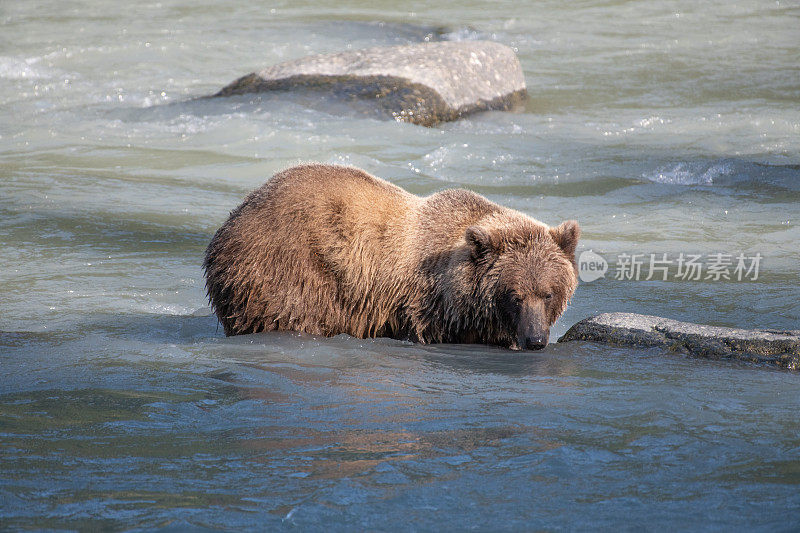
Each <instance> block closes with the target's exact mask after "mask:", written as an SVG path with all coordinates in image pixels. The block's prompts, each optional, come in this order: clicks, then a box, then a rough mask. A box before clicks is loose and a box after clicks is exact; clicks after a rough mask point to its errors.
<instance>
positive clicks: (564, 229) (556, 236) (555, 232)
mask: <svg viewBox="0 0 800 533" xmlns="http://www.w3.org/2000/svg"><path fill="white" fill-rule="evenodd" d="M550 236H551V237H553V240H554V241H556V244H557V245H558V247H559V248H561V249H562V250H564V253H565V254H567V257H569V258H570V259H572V260H573V261H574V260H575V248H577V247H578V238H579V237H580V236H581V228H580V226H578V222H577V221H575V220H567V221H565V222H562V223H561V224H559V225H558V226H556V227H555V228H550Z"/></svg>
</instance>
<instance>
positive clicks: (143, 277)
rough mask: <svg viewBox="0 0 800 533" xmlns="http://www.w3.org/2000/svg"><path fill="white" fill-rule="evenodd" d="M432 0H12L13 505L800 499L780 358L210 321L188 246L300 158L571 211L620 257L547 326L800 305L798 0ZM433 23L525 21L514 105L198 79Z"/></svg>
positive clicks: (424, 31) (746, 513) (790, 377)
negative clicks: (371, 108)
mask: <svg viewBox="0 0 800 533" xmlns="http://www.w3.org/2000/svg"><path fill="white" fill-rule="evenodd" d="M430 4H432V5H428V3H422V2H411V3H402V4H396V3H385V5H381V4H380V3H376V2H364V3H355V2H345V3H342V2H324V3H316V4H313V3H308V4H304V3H298V2H291V3H289V2H286V3H279V4H273V5H271V6H267V7H264V6H259V5H255V4H252V5H251V4H250V3H246V2H245V3H241V2H240V3H229V2H219V1H214V0H206V1H203V2H183V3H180V2H177V1H170V0H166V1H162V2H158V3H137V2H128V3H126V4H120V3H118V2H103V1H97V2H92V3H91V4H90V5H86V4H85V3H68V2H51V3H47V2H6V3H4V4H3V5H2V7H0V21H1V24H2V25H1V26H0V28H1V29H2V33H1V36H0V180H1V181H0V250H2V254H0V295H2V296H0V302H2V313H1V314H0V331H2V333H0V371H2V374H3V376H2V378H0V449H1V450H2V453H0V527H2V528H10V529H28V528H52V529H92V528H106V529H114V530H119V529H136V528H145V529H153V528H164V529H173V530H183V529H190V528H198V529H201V528H209V529H227V530H242V529H264V528H270V529H272V528H284V529H291V528H294V527H299V528H300V529H303V530H314V529H334V530H336V529H341V530H362V529H367V530H393V529H406V530H408V529H410V530H463V529H470V528H477V529H479V530H532V529H588V528H608V529H619V528H623V529H625V528H630V529H664V528H665V527H667V526H668V525H669V526H670V527H677V528H679V529H730V528H742V529H748V530H752V529H763V530H791V529H796V528H797V527H800V519H798V516H800V514H799V512H800V416H798V413H800V392H799V391H800V376H798V374H796V373H789V372H778V371H774V370H769V369H765V368H758V367H752V366H743V365H741V364H734V363H730V362H726V361H705V360H693V359H689V358H687V357H685V356H683V355H680V354H671V353H664V352H663V351H660V350H636V349H618V348H609V347H607V346H601V345H593V344H588V343H569V344H563V345H559V344H551V345H550V346H548V347H547V349H545V350H544V351H543V352H537V353H533V352H528V353H521V354H520V353H511V352H507V351H504V350H500V349H494V348H488V347H482V346H419V345H413V344H410V343H404V342H400V341H390V340H386V339H378V340H370V341H363V340H356V339H352V338H348V337H343V336H342V337H336V338H332V339H323V338H314V337H309V336H302V335H294V334H272V335H256V336H246V337H240V338H232V339H226V338H225V337H224V336H223V335H222V331H221V328H220V327H218V325H217V322H216V320H215V319H214V317H213V316H212V315H211V312H210V310H209V308H208V306H207V301H206V298H205V294H204V289H203V278H202V271H201V268H200V267H201V263H202V256H203V251H204V248H205V245H206V244H207V242H208V241H209V239H210V238H211V235H212V234H213V232H214V231H215V229H216V228H217V227H218V226H219V225H220V224H221V223H222V222H223V221H224V219H225V218H226V216H227V214H228V212H229V211H230V210H231V209H232V208H234V207H235V206H236V205H237V204H238V203H239V202H240V201H241V199H242V198H243V197H244V195H245V194H247V192H248V191H250V190H251V189H253V188H255V187H256V186H258V185H260V184H261V183H263V181H264V180H265V179H266V178H267V177H269V176H270V175H272V174H273V173H274V172H276V171H277V170H280V169H282V168H285V167H287V166H289V165H291V164H294V163H298V162H301V161H312V160H313V161H322V162H330V163H345V164H352V165H356V166H359V167H361V168H364V169H365V170H367V171H369V172H371V173H373V174H376V175H378V176H381V177H383V178H386V179H389V180H390V181H392V182H393V183H396V184H398V185H400V186H402V187H404V188H406V189H408V190H410V191H412V192H414V193H416V194H423V195H424V194H429V193H432V192H435V191H437V190H441V189H444V188H448V187H466V188H469V189H472V190H474V191H477V192H479V193H481V194H484V195H486V196H487V197H489V198H490V199H492V200H494V201H497V202H499V203H502V204H503V205H507V206H509V207H512V208H515V209H519V210H521V211H523V212H525V213H528V214H530V215H531V216H534V217H536V218H538V219H540V220H542V221H544V222H547V223H550V224H556V223H558V222H560V221H561V220H564V219H567V218H575V219H577V220H578V221H579V222H580V223H581V226H582V228H583V237H582V241H581V245H580V247H579V250H578V253H579V254H581V253H582V252H586V253H587V254H588V252H589V251H591V252H592V254H589V255H587V256H585V257H591V258H596V257H597V256H600V258H601V259H602V261H603V262H606V263H607V271H606V273H605V276H604V277H601V278H600V279H597V280H594V281H591V282H585V283H583V284H582V285H581V286H580V287H579V289H578V291H577V292H576V294H575V297H574V299H573V303H572V306H571V307H570V308H569V310H568V311H567V313H566V314H565V315H564V316H563V317H562V319H561V320H560V321H559V323H557V325H556V326H555V327H554V329H553V338H555V337H556V336H558V335H560V334H561V333H563V332H564V331H565V330H566V329H567V328H568V326H569V325H571V324H572V323H574V322H575V321H577V320H579V319H581V318H584V317H586V316H588V315H590V314H593V313H597V312H603V311H633V312H641V313H650V314H658V315H661V316H667V317H670V318H675V319H680V320H689V321H695V322H703V323H710V324H718V325H728V326H737V327H752V328H775V329H798V327H800V326H798V324H800V288H798V271H800V267H798V260H799V259H800V254H798V242H799V241H800V230H798V221H800V106H798V102H799V101H800V100H799V98H800V68H798V62H797V58H798V51H800V32H799V31H798V28H800V7H799V6H798V5H797V4H796V3H793V2H783V1H779V2H765V1H757V2H756V1H751V2H725V1H717V0H712V1H710V2H688V1H683V2H676V1H666V2H644V1H632V2H622V1H606V2H602V1H586V2H538V3H529V4H527V5H522V6H521V5H520V4H519V3H517V2H505V3H498V2H492V3H476V2H466V3H465V2H450V1H443V2H437V3H435V6H434V5H433V4H434V3H430ZM398 5H399V6H400V7H398ZM431 39H449V40H468V39H490V40H496V41H498V42H501V43H504V44H507V45H510V46H512V47H514V48H515V50H516V51H517V53H518V55H519V58H520V60H521V62H522V66H523V69H524V72H525V77H526V81H527V85H528V90H529V94H530V96H529V100H528V102H527V105H526V106H525V109H523V110H520V111H519V112H516V113H502V112H490V113H482V114H478V115H474V116H471V117H469V118H466V119H464V120H460V121H458V122H453V123H448V124H442V125H440V126H438V127H435V128H423V127H419V126H414V125H409V124H402V123H395V122H391V121H386V120H381V119H378V118H376V117H374V116H369V115H367V116H363V115H361V114H360V113H356V112H355V111H354V110H353V109H350V108H349V107H348V105H346V104H342V103H337V102H333V101H330V102H329V101H327V100H325V101H322V102H320V101H318V100H316V99H315V98H314V97H303V98H299V97H298V98H293V97H291V96H288V95H267V96H261V97H257V96H247V97H235V98H227V99H215V100H197V99H196V97H200V96H204V95H208V94H211V93H213V92H215V91H217V90H218V89H220V88H221V87H222V86H224V85H226V84H227V83H229V82H230V81H232V80H233V79H235V78H237V77H239V76H241V75H243V74H246V73H248V72H251V71H253V70H255V69H258V68H259V67H264V66H268V65H270V64H273V63H277V62H280V61H284V60H289V59H294V58H297V57H301V56H304V55H308V54H312V53H325V52H335V51H340V50H345V49H357V48H362V47H367V46H374V45H389V44H404V43H412V42H419V41H424V40H431ZM665 254H666V255H665ZM681 254H683V255H681ZM690 256H695V257H696V256H699V257H698V258H697V260H696V262H695V263H696V264H700V266H701V268H702V269H703V270H702V272H701V273H700V275H698V276H694V275H693V274H692V275H687V272H686V266H687V264H686V263H685V262H683V261H684V260H685V259H687V258H689V257H690ZM756 258H758V259H756ZM636 261H640V271H638V272H637V271H635V270H634V269H632V268H629V267H632V266H633V265H634V264H636ZM651 262H652V264H651ZM651 267H655V268H651ZM658 267H663V268H661V269H659V268H658ZM715 272H716V274H715ZM648 277H649V278H651V279H649V280H648V279H646V278H648ZM695 277H698V278H699V279H695ZM664 278H666V279H664Z"/></svg>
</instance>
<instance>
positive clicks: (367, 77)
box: [214, 41, 527, 126]
mask: <svg viewBox="0 0 800 533" xmlns="http://www.w3.org/2000/svg"><path fill="white" fill-rule="evenodd" d="M298 89H316V90H322V91H326V92H329V93H333V94H335V95H337V96H341V97H344V98H361V99H369V100H370V101H372V102H375V104H376V105H377V106H378V107H379V108H380V109H381V110H383V111H385V112H386V113H388V114H389V115H390V116H392V117H394V118H395V119H396V120H399V121H405V122H412V123H414V124H420V125H423V126H433V125H435V124H436V123H438V122H443V121H448V120H455V119H457V118H459V117H462V116H464V115H467V114H469V113H474V112H476V111H484V110H488V109H500V110H508V109H511V108H513V107H515V106H517V105H520V104H521V103H522V102H523V101H524V100H525V98H526V95H527V93H526V90H525V78H524V76H523V75H522V68H521V67H520V64H519V60H518V59H517V56H516V54H515V53H514V51H513V50H512V49H511V48H509V47H507V46H504V45H502V44H499V43H495V42H490V41H464V42H434V43H421V44H412V45H405V46H388V47H379V48H368V49H365V50H357V51H354V52H342V53H338V54H331V55H318V56H309V57H304V58H301V59H297V60H295V61H289V62H286V63H280V64H278V65H274V66H272V67H269V68H266V69H264V70H261V71H259V72H253V73H251V74H248V75H247V76H244V77H242V78H239V79H238V80H236V81H234V82H233V83H231V84H230V85H228V86H227V87H225V88H224V89H222V90H221V91H220V92H218V93H217V94H216V95H214V96H230V95H236V94H245V93H255V92H261V91H275V90H298Z"/></svg>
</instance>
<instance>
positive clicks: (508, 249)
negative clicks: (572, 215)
mask: <svg viewBox="0 0 800 533" xmlns="http://www.w3.org/2000/svg"><path fill="white" fill-rule="evenodd" d="M579 236H580V228H579V226H578V223H577V222H575V221H574V220H569V221H566V222H564V223H562V224H561V225H560V226H558V227H555V228H548V227H546V226H544V225H542V226H537V225H528V226H527V227H524V228H520V227H519V226H518V225H511V226H508V227H506V228H500V229H498V228H486V227H481V226H472V227H470V228H468V229H467V231H466V234H465V238H466V241H467V244H468V245H469V246H470V247H471V250H472V254H471V260H472V261H473V262H474V263H475V273H476V276H477V279H476V283H477V285H478V286H477V287H476V289H477V290H476V293H477V294H480V295H482V297H483V298H485V299H486V300H488V301H485V302H482V306H483V308H485V309H492V310H494V321H493V322H494V323H496V324H497V329H498V330H499V331H497V332H496V339H494V343H496V344H499V345H501V346H505V347H507V348H511V349H513V350H525V349H533V350H538V349H542V348H544V347H545V346H546V345H547V342H548V340H549V336H550V326H552V325H553V323H554V322H555V321H556V319H558V317H559V316H561V313H563V312H564V309H566V307H567V304H568V303H569V300H570V298H571V297H572V294H573V293H574V292H575V288H576V287H577V285H578V277H577V272H576V270H577V269H576V263H575V248H576V246H577V244H578V238H579Z"/></svg>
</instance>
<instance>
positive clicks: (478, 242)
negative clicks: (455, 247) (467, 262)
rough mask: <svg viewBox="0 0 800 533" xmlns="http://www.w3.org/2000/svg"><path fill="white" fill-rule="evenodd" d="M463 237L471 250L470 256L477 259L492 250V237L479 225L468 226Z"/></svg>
mask: <svg viewBox="0 0 800 533" xmlns="http://www.w3.org/2000/svg"><path fill="white" fill-rule="evenodd" d="M464 239H465V240H466V241H467V244H468V245H469V247H470V249H471V250H472V257H473V258H475V259H479V258H481V257H484V256H486V255H487V254H488V253H489V252H491V251H492V250H493V248H494V247H493V246H492V237H491V235H489V232H488V231H486V229H484V228H482V227H480V226H470V227H468V228H467V231H466V233H464Z"/></svg>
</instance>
